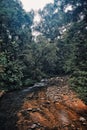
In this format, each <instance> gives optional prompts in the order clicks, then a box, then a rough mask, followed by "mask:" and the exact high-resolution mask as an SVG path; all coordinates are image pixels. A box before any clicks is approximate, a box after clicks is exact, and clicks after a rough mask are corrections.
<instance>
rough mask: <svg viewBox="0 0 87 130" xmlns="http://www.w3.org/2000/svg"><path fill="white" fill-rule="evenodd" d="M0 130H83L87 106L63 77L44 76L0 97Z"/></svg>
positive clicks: (85, 128) (85, 122)
mask: <svg viewBox="0 0 87 130" xmlns="http://www.w3.org/2000/svg"><path fill="white" fill-rule="evenodd" d="M0 130H87V106H86V105H85V104H84V102H83V101H81V99H79V98H78V96H77V95H76V93H75V92H73V91H72V90H71V89H70V87H69V85H68V82H67V78H66V77H55V78H51V79H49V80H46V79H45V80H42V81H41V82H40V83H37V84H35V85H34V86H32V87H29V88H26V89H24V90H21V91H15V92H10V93H7V94H5V95H4V96H3V97H2V98H1V99H0Z"/></svg>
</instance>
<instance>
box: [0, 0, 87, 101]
mask: <svg viewBox="0 0 87 130" xmlns="http://www.w3.org/2000/svg"><path fill="white" fill-rule="evenodd" d="M69 7H70V8H69ZM38 13H39V15H40V17H41V21H40V23H34V17H35V12H34V11H33V10H31V11H30V12H25V11H24V9H23V6H22V3H21V2H20V1H19V0H6V1H5V0H1V1H0V89H4V90H14V89H20V88H23V87H26V86H27V87H28V86H30V85H32V84H33V83H34V82H36V81H39V80H41V79H42V78H48V77H52V76H60V75H62V76H64V75H68V76H69V77H70V85H71V86H72V87H73V88H74V89H75V90H76V91H77V92H78V93H79V94H80V96H81V98H82V99H84V100H85V101H87V95H86V94H87V0H76V1H75V0H70V1H69V0H54V3H49V4H47V5H46V6H45V7H44V8H43V9H42V10H38ZM32 31H37V32H38V36H36V37H34V36H33V34H32Z"/></svg>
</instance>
